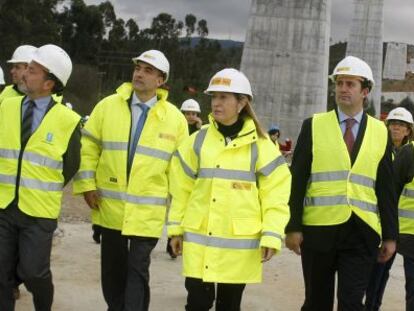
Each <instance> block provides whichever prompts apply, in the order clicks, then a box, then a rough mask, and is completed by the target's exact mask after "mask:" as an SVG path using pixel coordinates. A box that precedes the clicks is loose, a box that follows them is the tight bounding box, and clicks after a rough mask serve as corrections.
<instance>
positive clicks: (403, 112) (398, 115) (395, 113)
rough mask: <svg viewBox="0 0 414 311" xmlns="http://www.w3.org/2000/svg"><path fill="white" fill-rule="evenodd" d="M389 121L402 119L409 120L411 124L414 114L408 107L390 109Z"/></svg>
mask: <svg viewBox="0 0 414 311" xmlns="http://www.w3.org/2000/svg"><path fill="white" fill-rule="evenodd" d="M386 120H387V121H389V120H400V121H404V122H407V123H409V124H411V125H412V124H413V123H414V121H413V115H412V114H411V112H409V111H408V110H407V109H405V108H403V107H398V108H395V109H393V110H391V111H390V113H389V114H388V116H387V119H386Z"/></svg>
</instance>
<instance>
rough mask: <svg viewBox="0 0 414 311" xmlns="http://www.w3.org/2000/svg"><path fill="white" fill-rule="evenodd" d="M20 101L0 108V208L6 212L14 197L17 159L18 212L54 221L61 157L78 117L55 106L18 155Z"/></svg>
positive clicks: (11, 100)
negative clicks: (19, 170) (18, 178)
mask: <svg viewBox="0 0 414 311" xmlns="http://www.w3.org/2000/svg"><path fill="white" fill-rule="evenodd" d="M23 99H24V97H23V96H21V97H11V98H8V99H6V100H4V101H3V103H2V104H1V106H0V208H2V209H4V208H6V207H7V206H8V205H9V204H10V203H11V202H12V200H13V199H14V197H15V191H16V178H17V173H18V163H19V157H21V172H20V182H19V193H18V195H19V201H18V207H19V209H20V210H21V211H23V212H24V213H25V214H27V215H30V216H34V217H42V218H51V219H56V218H57V217H58V216H59V212H60V208H61V201H62V188H63V183H64V176H63V173H62V172H63V155H64V154H65V152H66V150H67V147H68V143H69V140H70V137H71V136H72V133H73V131H74V129H75V128H76V126H77V124H78V123H79V121H80V116H79V115H78V114H76V113H75V112H73V111H72V110H70V109H68V108H67V107H65V106H64V105H62V104H60V103H56V104H55V105H54V106H53V107H52V108H51V109H50V110H49V111H48V112H47V113H46V115H45V116H44V118H43V120H42V122H41V123H40V125H39V127H38V128H37V129H36V130H35V131H34V132H33V134H32V135H31V136H30V138H29V140H28V142H27V144H26V147H25V149H24V151H23V153H22V154H21V150H20V148H21V145H20V136H21V129H20V127H21V105H22V101H23Z"/></svg>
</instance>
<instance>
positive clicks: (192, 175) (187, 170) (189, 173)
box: [174, 150, 196, 179]
mask: <svg viewBox="0 0 414 311" xmlns="http://www.w3.org/2000/svg"><path fill="white" fill-rule="evenodd" d="M174 155H175V156H176V157H177V158H178V159H179V160H180V163H181V167H182V168H183V170H184V173H186V174H187V176H189V177H190V178H192V179H195V178H196V173H194V172H193V170H192V169H191V168H190V167H189V166H188V165H187V163H185V162H184V159H183V158H182V157H181V154H180V153H179V152H178V150H177V151H175V152H174Z"/></svg>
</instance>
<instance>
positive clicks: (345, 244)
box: [301, 223, 378, 311]
mask: <svg viewBox="0 0 414 311" xmlns="http://www.w3.org/2000/svg"><path fill="white" fill-rule="evenodd" d="M305 241H306V236H304V242H305ZM301 251H302V269H303V276H304V281H305V302H304V304H303V306H302V309H301V310H302V311H332V309H333V304H334V292H335V288H334V287H335V275H336V273H337V275H338V290H337V297H338V310H340V311H362V310H364V306H363V304H362V300H363V297H364V294H365V290H366V288H367V286H368V281H369V277H370V273H371V271H372V267H373V265H374V263H375V260H376V257H377V253H378V252H377V250H376V249H370V248H369V247H368V246H367V244H366V242H365V241H364V239H363V237H362V235H361V233H360V232H359V231H358V230H357V229H355V227H354V226H352V224H351V223H349V224H344V225H343V226H342V225H341V229H340V230H339V231H338V232H337V236H336V237H335V243H334V245H333V248H330V249H329V250H325V251H321V250H315V249H314V248H308V247H306V243H303V247H302V250H301Z"/></svg>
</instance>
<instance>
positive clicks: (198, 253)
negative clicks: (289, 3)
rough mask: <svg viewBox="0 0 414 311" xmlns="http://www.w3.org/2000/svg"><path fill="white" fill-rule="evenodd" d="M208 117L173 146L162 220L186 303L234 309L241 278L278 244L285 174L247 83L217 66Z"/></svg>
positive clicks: (255, 275) (248, 277) (284, 212)
mask: <svg viewBox="0 0 414 311" xmlns="http://www.w3.org/2000/svg"><path fill="white" fill-rule="evenodd" d="M206 94H209V95H211V96H212V100H211V107H212V113H211V115H210V116H209V119H210V124H209V125H206V126H203V127H202V128H201V129H200V130H199V131H198V132H196V133H194V134H193V135H192V136H190V137H189V138H188V139H187V140H185V141H184V142H183V144H182V145H181V146H180V147H179V148H178V150H177V152H176V153H175V155H174V158H173V160H172V163H171V174H170V192H171V195H172V203H171V209H170V212H169V217H168V222H167V227H168V235H169V236H170V237H172V240H171V245H172V248H173V251H174V252H175V254H177V255H179V254H181V253H182V254H183V274H184V276H185V277H186V281H185V287H186V289H187V291H188V296H187V305H186V310H197V311H201V310H209V309H210V308H211V307H212V305H213V303H214V299H215V298H216V297H215V296H216V294H215V283H217V298H216V310H226V311H232V310H240V304H241V298H242V293H243V290H244V288H245V285H246V283H258V282H261V279H262V263H263V262H265V261H268V260H269V259H271V257H272V256H273V255H274V254H275V253H276V252H278V251H279V250H280V249H281V241H282V238H283V232H284V228H285V225H286V223H287V221H288V218H289V208H288V205H287V202H288V199H289V193H290V182H291V176H290V172H289V168H288V166H287V164H286V162H285V160H284V157H283V156H282V155H281V153H280V151H279V150H278V148H276V146H275V145H274V144H273V143H272V142H271V141H270V139H269V138H268V137H267V135H266V134H265V133H264V131H263V130H262V128H261V127H260V125H259V123H258V121H257V119H256V116H255V114H254V112H253V109H252V106H251V102H252V92H251V87H250V83H249V81H248V80H247V78H246V77H245V76H244V75H243V73H241V72H239V71H237V70H235V69H224V70H222V71H219V72H218V73H216V74H215V75H214V76H213V78H212V79H211V81H210V84H209V87H208V89H207V90H206Z"/></svg>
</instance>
